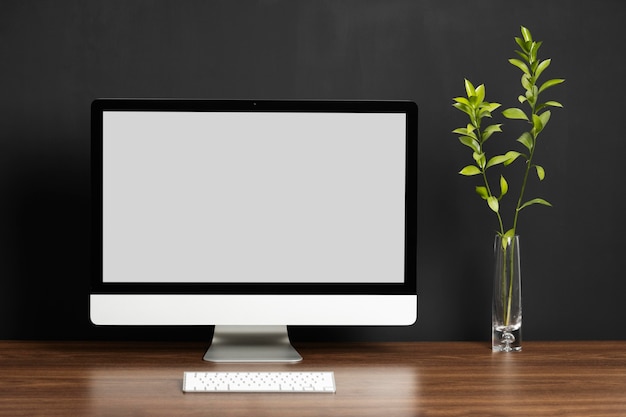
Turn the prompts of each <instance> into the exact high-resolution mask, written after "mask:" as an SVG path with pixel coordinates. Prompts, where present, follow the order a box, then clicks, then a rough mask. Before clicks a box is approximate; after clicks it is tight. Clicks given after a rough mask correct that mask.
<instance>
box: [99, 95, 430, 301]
mask: <svg viewBox="0 0 626 417" xmlns="http://www.w3.org/2000/svg"><path fill="white" fill-rule="evenodd" d="M105 111H187V112H188V111H198V112H203V111H213V112H220V111H224V112H226V111H243V112H258V111H263V112H268V111H270V112H344V113H368V112H374V113H381V112H388V113H404V114H406V182H405V184H406V186H405V187H406V188H405V253H404V282H402V283H374V284H363V283H338V284H333V283H108V282H103V273H102V265H103V260H102V237H103V235H102V215H103V212H102V197H103V196H102V194H103V186H102V179H103V175H102V174H103V173H102V168H103V161H102V156H103V155H102V149H103V148H102V141H103V132H102V128H103V112H105ZM417 126H418V108H417V105H416V104H415V103H413V102H410V101H347V100H333V101H322V100H203V99H97V100H94V101H93V103H92V106H91V187H92V197H91V207H92V251H91V252H92V271H91V293H92V294H381V295H384V294H416V292H417Z"/></svg>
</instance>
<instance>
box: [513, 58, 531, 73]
mask: <svg viewBox="0 0 626 417" xmlns="http://www.w3.org/2000/svg"><path fill="white" fill-rule="evenodd" d="M509 62H510V63H511V64H512V65H515V66H516V67H517V68H519V69H521V70H522V71H523V72H524V74H528V75H530V70H529V69H528V65H526V64H524V63H523V62H522V61H520V60H519V59H509Z"/></svg>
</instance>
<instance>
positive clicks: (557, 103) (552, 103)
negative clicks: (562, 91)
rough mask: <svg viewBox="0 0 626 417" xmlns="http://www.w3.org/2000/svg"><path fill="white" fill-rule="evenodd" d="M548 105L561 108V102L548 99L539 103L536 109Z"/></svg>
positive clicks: (541, 108) (538, 109)
mask: <svg viewBox="0 0 626 417" xmlns="http://www.w3.org/2000/svg"><path fill="white" fill-rule="evenodd" d="M548 106H550V107H561V108H562V107H563V105H562V104H561V103H559V102H558V101H553V100H550V101H546V102H545V103H541V104H539V105H538V106H537V111H540V110H543V109H544V108H546V107H548Z"/></svg>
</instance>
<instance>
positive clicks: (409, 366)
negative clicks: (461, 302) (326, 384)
mask: <svg viewBox="0 0 626 417" xmlns="http://www.w3.org/2000/svg"><path fill="white" fill-rule="evenodd" d="M205 348H206V345H203V344H200V343H145V342H137V343H135V342H47V341H25V342H24V341H0V415H2V416H278V417H279V416H382V417H391V416H526V417H528V416H586V417H593V416H626V341H594V342H526V343H525V345H524V351H523V352H520V353H512V354H502V353H492V352H491V350H490V346H489V344H488V343H480V342H418V343H406V342H403V343H356V344H302V345H297V348H298V350H299V351H300V353H301V354H302V355H303V357H304V360H303V361H302V362H301V363H299V364H291V365H289V364H273V365H272V364H219V365H218V364H211V363H206V362H203V361H202V355H203V353H204V350H205ZM193 370H220V371H226V370H236V371H247V370H265V371H277V370H280V371H299V370H314V371H321V370H327V371H334V372H335V380H336V384H337V392H336V394H280V393H272V394H258V393H254V394H250V393H243V394H241V393H236V394H235V393H233V394H184V393H183V392H182V390H181V387H182V377H183V372H184V371H193Z"/></svg>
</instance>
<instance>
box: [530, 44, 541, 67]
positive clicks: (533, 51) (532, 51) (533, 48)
mask: <svg viewBox="0 0 626 417" xmlns="http://www.w3.org/2000/svg"><path fill="white" fill-rule="evenodd" d="M542 43H543V42H541V41H539V42H533V43H532V44H531V46H530V62H531V63H535V62H536V61H537V51H539V48H540V47H541V44H542Z"/></svg>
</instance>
